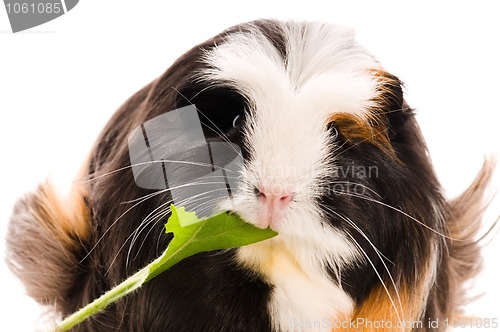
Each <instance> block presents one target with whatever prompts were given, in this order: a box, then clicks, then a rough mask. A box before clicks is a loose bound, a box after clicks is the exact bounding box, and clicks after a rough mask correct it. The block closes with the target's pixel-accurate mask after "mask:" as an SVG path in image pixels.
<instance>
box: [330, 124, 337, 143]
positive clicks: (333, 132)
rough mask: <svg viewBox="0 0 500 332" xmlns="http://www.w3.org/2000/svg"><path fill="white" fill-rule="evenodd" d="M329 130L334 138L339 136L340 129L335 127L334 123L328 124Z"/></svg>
mask: <svg viewBox="0 0 500 332" xmlns="http://www.w3.org/2000/svg"><path fill="white" fill-rule="evenodd" d="M328 131H329V132H330V135H331V136H332V137H333V139H336V138H338V137H339V131H338V130H337V127H335V126H334V125H333V124H329V125H328Z"/></svg>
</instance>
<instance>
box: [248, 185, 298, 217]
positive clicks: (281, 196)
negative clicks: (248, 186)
mask: <svg viewBox="0 0 500 332" xmlns="http://www.w3.org/2000/svg"><path fill="white" fill-rule="evenodd" d="M254 192H255V195H256V196H257V199H258V200H259V202H260V203H261V204H262V205H263V206H264V207H265V208H266V209H269V210H271V211H273V210H274V212H278V211H280V210H283V209H285V208H286V207H287V206H288V205H289V204H290V202H291V201H292V199H293V196H294V193H293V192H290V191H288V190H284V189H281V188H271V189H267V188H266V189H262V188H258V187H255V189H254Z"/></svg>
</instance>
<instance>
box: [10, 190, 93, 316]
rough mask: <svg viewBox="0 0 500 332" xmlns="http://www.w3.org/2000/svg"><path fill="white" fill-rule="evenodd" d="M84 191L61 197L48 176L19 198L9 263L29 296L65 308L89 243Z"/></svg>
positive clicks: (14, 216) (11, 230) (80, 272)
mask: <svg viewBox="0 0 500 332" xmlns="http://www.w3.org/2000/svg"><path fill="white" fill-rule="evenodd" d="M90 226H91V223H90V222H89V211H88V208H87V204H86V202H85V199H84V196H83V195H82V193H81V192H79V190H72V194H71V196H69V197H68V198H67V199H65V200H61V199H60V198H59V197H58V195H57V193H56V191H55V188H54V186H53V185H52V184H51V183H50V182H45V183H43V184H41V185H40V186H39V187H38V188H37V189H36V190H35V191H34V192H33V193H30V194H27V195H26V196H25V197H23V198H21V199H19V201H18V202H17V204H16V205H15V207H14V211H13V214H12V217H11V221H10V224H9V229H8V235H7V251H8V253H7V255H6V257H8V258H7V264H8V265H9V267H10V268H11V270H12V271H13V272H14V273H15V274H16V275H17V277H18V278H19V279H21V281H22V282H23V283H24V285H25V287H26V291H27V293H28V295H29V296H31V297H33V298H34V299H35V300H36V301H38V302H39V303H41V304H44V305H54V306H55V307H56V310H58V311H60V312H66V311H67V308H68V303H67V301H68V299H71V298H72V294H73V295H74V293H76V292H78V291H79V290H77V289H76V288H78V287H80V286H81V285H78V284H77V283H75V280H78V279H79V276H80V275H81V274H82V273H84V272H85V271H84V270H85V264H82V263H81V262H80V261H81V259H82V258H83V257H84V256H83V255H84V254H85V253H84V250H83V249H84V248H85V244H86V243H88V238H89V235H90V231H91V229H90Z"/></svg>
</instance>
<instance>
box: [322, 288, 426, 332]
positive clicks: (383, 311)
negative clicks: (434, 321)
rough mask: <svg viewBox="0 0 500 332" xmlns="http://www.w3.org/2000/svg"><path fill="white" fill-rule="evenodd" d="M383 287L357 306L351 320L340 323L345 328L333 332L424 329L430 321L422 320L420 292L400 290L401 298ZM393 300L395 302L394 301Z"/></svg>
mask: <svg viewBox="0 0 500 332" xmlns="http://www.w3.org/2000/svg"><path fill="white" fill-rule="evenodd" d="M388 291H389V294H390V297H389V296H388V294H387V292H386V290H385V288H384V287H382V286H380V287H377V288H375V289H373V290H372V292H371V293H370V295H369V296H368V298H367V299H366V300H365V301H363V303H360V304H359V305H357V306H356V308H355V309H354V312H353V315H352V317H351V318H348V319H347V320H345V321H343V322H342V321H340V322H339V323H338V324H337V325H340V324H341V323H343V324H344V325H343V326H339V328H337V326H335V327H334V328H333V329H332V332H341V331H343V332H346V331H347V332H355V331H356V332H360V331H361V332H382V331H385V332H396V331H398V332H409V331H414V330H416V329H418V328H419V327H420V326H422V327H425V326H426V324H427V322H424V321H420V320H419V318H420V316H421V313H422V308H421V306H422V303H421V301H420V298H419V297H420V296H419V291H418V290H412V291H411V293H410V289H408V288H407V287H400V289H399V291H398V294H399V297H398V295H397V294H396V292H395V291H394V290H393V289H391V288H388ZM391 298H392V300H391ZM419 324H421V325H419Z"/></svg>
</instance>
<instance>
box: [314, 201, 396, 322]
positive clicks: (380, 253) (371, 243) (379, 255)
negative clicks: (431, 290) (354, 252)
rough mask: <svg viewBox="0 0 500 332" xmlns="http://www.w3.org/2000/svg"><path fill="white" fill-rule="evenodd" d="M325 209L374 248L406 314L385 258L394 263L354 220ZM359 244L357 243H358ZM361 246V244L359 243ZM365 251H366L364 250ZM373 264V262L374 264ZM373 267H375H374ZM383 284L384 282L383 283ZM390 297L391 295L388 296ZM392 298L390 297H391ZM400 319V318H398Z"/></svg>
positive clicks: (328, 208)
mask: <svg viewBox="0 0 500 332" xmlns="http://www.w3.org/2000/svg"><path fill="white" fill-rule="evenodd" d="M323 208H325V209H327V210H328V211H330V212H331V213H333V214H335V215H337V216H338V217H339V218H341V219H343V220H344V221H346V222H347V223H348V224H349V225H351V226H352V227H353V228H354V229H355V230H356V231H357V232H358V233H359V234H360V235H361V236H362V237H363V238H364V239H365V240H366V241H367V242H368V243H369V244H370V246H371V247H372V248H373V250H374V251H375V253H376V254H377V256H378V258H379V259H380V262H381V263H382V265H383V266H384V268H385V270H386V272H387V274H388V276H389V279H390V280H391V283H392V285H393V286H394V291H395V292H396V297H397V299H398V302H399V306H400V309H401V313H403V314H404V309H403V304H402V302H401V296H400V294H399V290H398V288H397V286H396V282H395V281H394V278H393V277H392V274H391V272H390V271H389V268H388V267H387V265H386V264H385V261H384V259H382V257H383V258H385V259H386V260H387V261H389V262H391V263H392V264H393V265H395V264H394V262H392V261H391V260H390V259H388V258H387V257H386V256H385V255H384V254H383V253H382V252H381V251H380V249H378V248H377V247H376V246H375V245H374V244H373V242H372V241H371V240H370V239H369V238H368V236H367V235H366V234H365V232H363V230H362V229H361V228H359V226H358V225H356V223H355V222H354V221H352V219H350V218H348V217H346V216H344V215H342V214H340V213H338V212H337V211H335V210H333V209H332V208H330V207H328V206H325V205H323ZM349 236H350V237H351V239H353V237H352V236H351V235H350V234H349ZM356 242H357V241H356ZM358 245H359V243H358ZM363 251H364V250H363ZM364 254H365V256H366V252H365V253H364ZM372 263H373V262H372ZM372 266H373V265H372ZM382 283H383V282H382ZM387 295H389V294H387ZM389 296H390V295H389ZM394 309H396V311H397V310H398V309H397V308H396V307H394ZM398 319H399V317H398Z"/></svg>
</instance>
